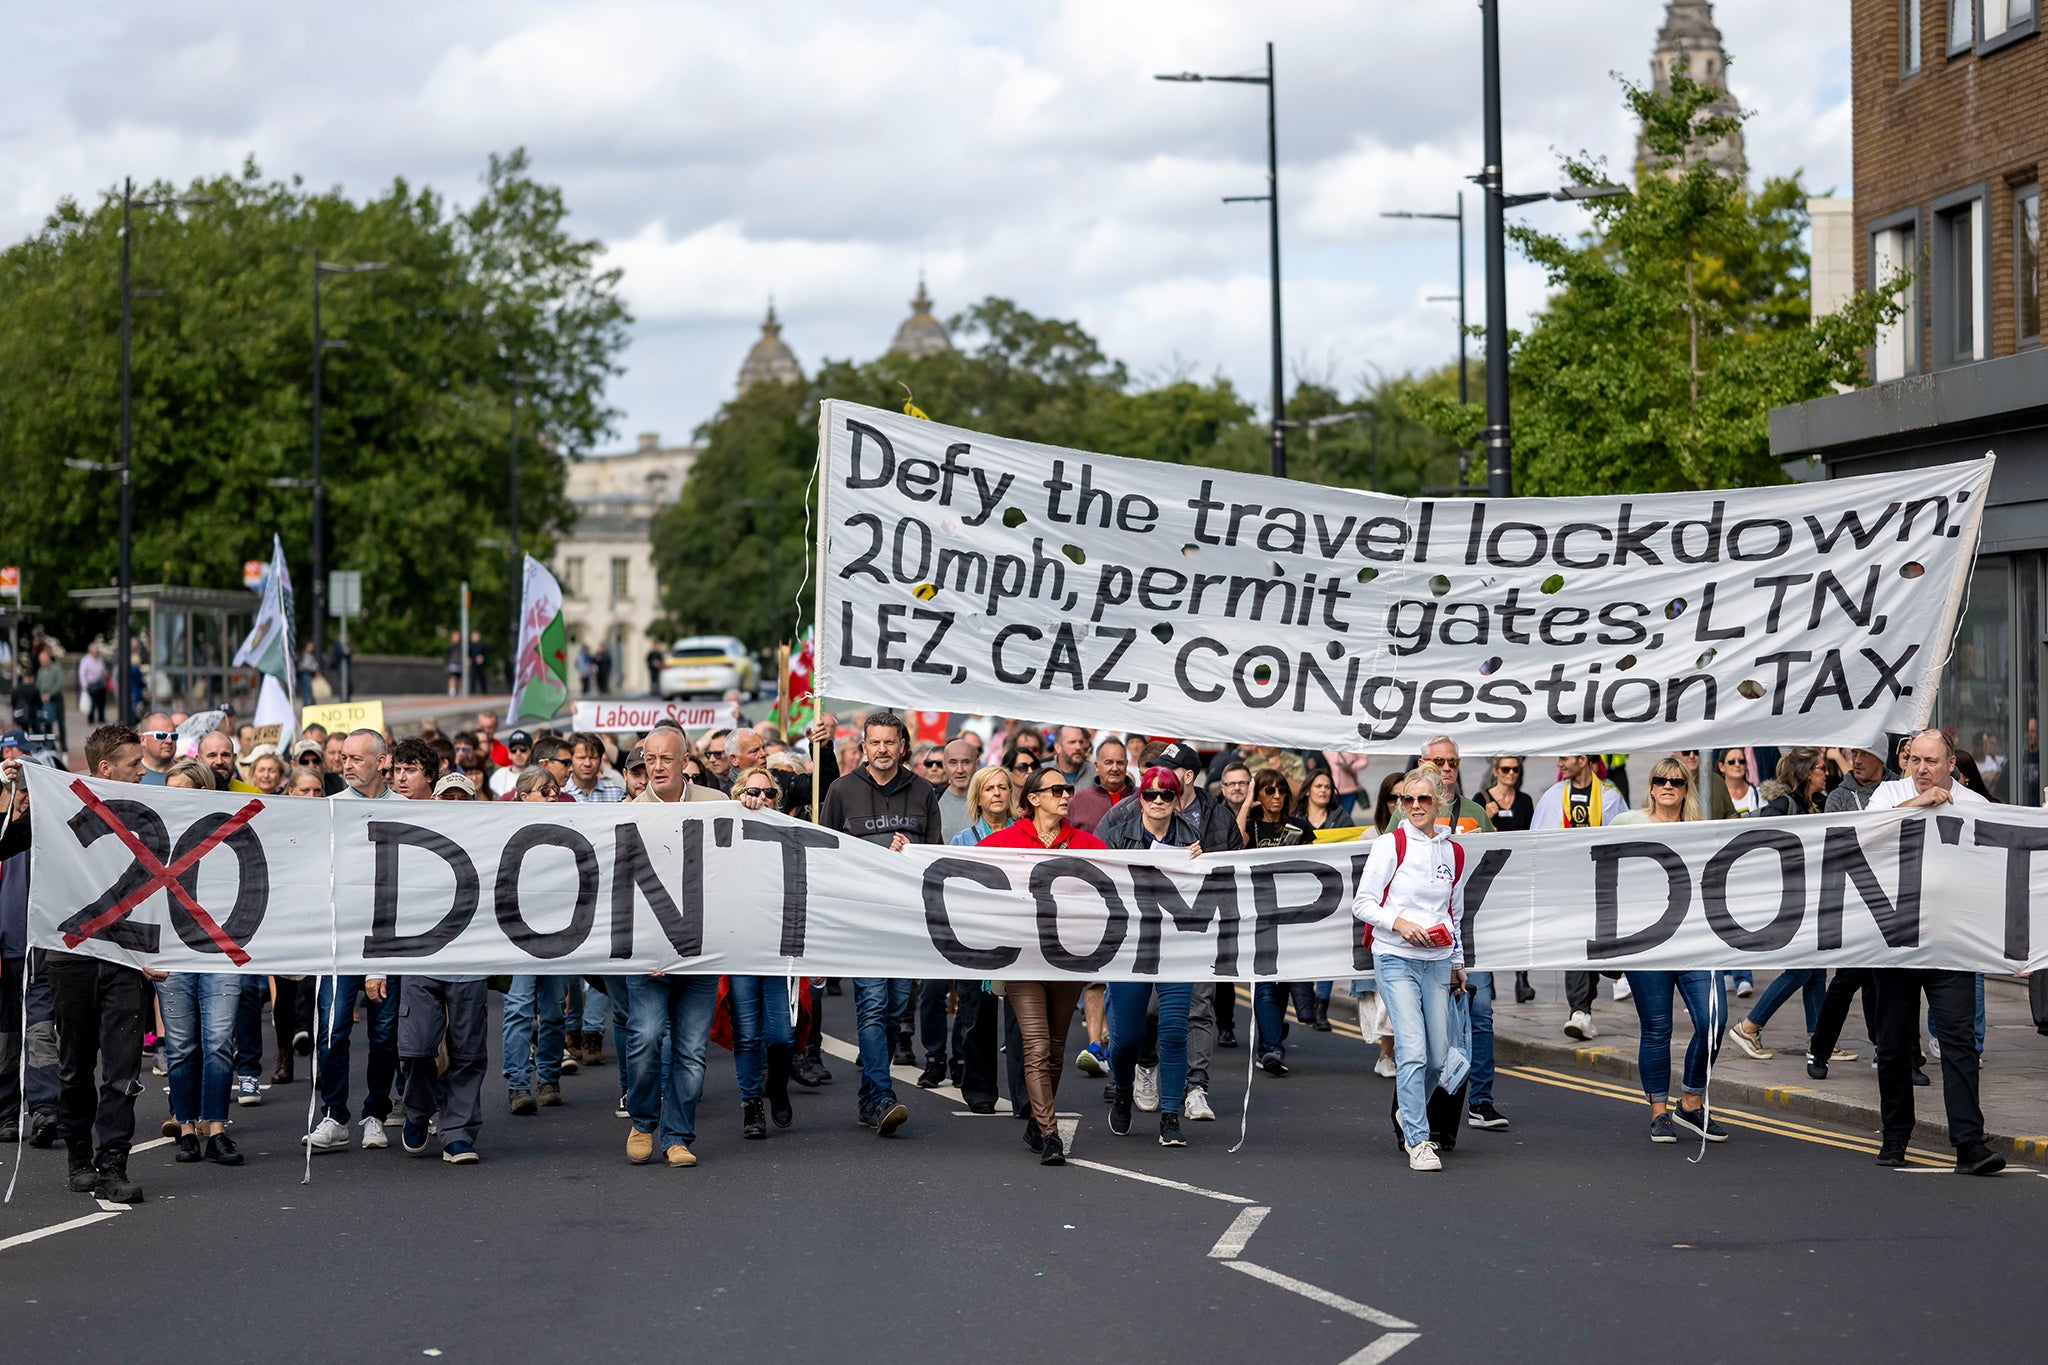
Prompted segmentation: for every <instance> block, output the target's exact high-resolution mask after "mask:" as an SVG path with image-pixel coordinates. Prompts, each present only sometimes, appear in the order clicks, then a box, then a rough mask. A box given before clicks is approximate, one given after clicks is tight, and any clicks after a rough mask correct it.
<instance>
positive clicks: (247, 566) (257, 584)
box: [242, 559, 263, 592]
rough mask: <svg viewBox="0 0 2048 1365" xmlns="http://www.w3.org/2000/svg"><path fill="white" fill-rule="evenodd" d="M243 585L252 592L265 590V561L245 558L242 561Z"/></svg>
mask: <svg viewBox="0 0 2048 1365" xmlns="http://www.w3.org/2000/svg"><path fill="white" fill-rule="evenodd" d="M242 586H243V587H245V588H247V589H248V590H249V591H250V592H262V591H263V561H262V560H260V559H245V560H243V561H242Z"/></svg>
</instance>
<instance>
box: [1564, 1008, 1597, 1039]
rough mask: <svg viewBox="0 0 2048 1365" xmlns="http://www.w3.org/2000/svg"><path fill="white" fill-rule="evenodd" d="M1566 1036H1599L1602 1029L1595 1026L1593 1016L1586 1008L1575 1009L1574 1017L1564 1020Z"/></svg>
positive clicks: (1584, 1037)
mask: <svg viewBox="0 0 2048 1365" xmlns="http://www.w3.org/2000/svg"><path fill="white" fill-rule="evenodd" d="M1564 1036H1565V1037H1567V1038H1578V1039H1581V1040H1583V1039H1586V1038H1598V1037H1599V1036H1600V1030H1599V1029H1597V1028H1594V1027H1593V1016H1592V1015H1590V1014H1588V1013H1586V1011H1584V1010H1573V1011H1572V1017H1571V1018H1569V1019H1567V1020H1565V1021H1564Z"/></svg>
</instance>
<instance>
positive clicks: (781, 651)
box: [775, 643, 789, 744]
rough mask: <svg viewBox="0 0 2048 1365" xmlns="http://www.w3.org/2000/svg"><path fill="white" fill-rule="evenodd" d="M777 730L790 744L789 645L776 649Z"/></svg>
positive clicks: (781, 645) (782, 645)
mask: <svg viewBox="0 0 2048 1365" xmlns="http://www.w3.org/2000/svg"><path fill="white" fill-rule="evenodd" d="M775 729H776V732H777V733H778V734H780V735H781V736H782V741H783V743H785V744H787V743H788V742H789V645H788V644H786V643H784V644H780V645H777V646H776V647H775Z"/></svg>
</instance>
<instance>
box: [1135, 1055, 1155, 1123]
mask: <svg viewBox="0 0 2048 1365" xmlns="http://www.w3.org/2000/svg"><path fill="white" fill-rule="evenodd" d="M1133 1097H1134V1100H1135V1102H1136V1104H1137V1106H1138V1112H1139V1113H1141V1114H1156V1113H1158V1112H1159V1068H1158V1067H1156V1066H1141V1067H1139V1068H1138V1074H1137V1078H1136V1084H1135V1086H1134V1087H1133Z"/></svg>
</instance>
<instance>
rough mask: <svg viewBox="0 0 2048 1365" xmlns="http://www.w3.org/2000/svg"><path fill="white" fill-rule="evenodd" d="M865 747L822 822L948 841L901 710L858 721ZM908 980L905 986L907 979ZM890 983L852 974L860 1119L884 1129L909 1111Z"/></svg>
mask: <svg viewBox="0 0 2048 1365" xmlns="http://www.w3.org/2000/svg"><path fill="white" fill-rule="evenodd" d="M860 748H861V758H862V760H863V762H862V764H861V766H860V767H858V768H855V769H854V770H853V771H852V772H850V773H847V774H845V775H844V776H842V777H841V778H840V779H839V780H838V781H837V782H834V783H833V784H832V785H831V786H830V787H829V788H827V789H826V791H825V807H824V810H823V811H822V812H820V815H819V819H818V823H819V824H821V825H823V826H824V827H825V828H827V829H836V830H838V831H839V832H840V833H842V834H851V835H852V836H854V837H855V838H856V839H865V840H867V841H868V842H869V843H871V844H880V845H882V846H883V847H884V848H887V849H891V850H895V849H901V848H904V847H907V846H908V845H910V844H942V843H944V842H945V839H944V838H943V837H941V835H940V817H939V789H938V788H937V787H935V786H933V785H932V784H931V783H929V782H927V781H925V780H924V779H923V778H922V777H919V776H918V775H917V774H915V773H913V772H910V771H908V770H907V769H905V768H904V766H903V759H904V756H905V755H906V754H907V753H908V752H909V750H910V727H909V726H907V725H905V724H904V723H903V718H902V717H901V716H898V715H895V714H893V713H891V712H888V711H876V712H873V713H871V714H870V715H869V716H868V718H867V723H866V724H865V725H863V726H862V727H861V740H860ZM904 984H905V994H907V993H908V985H909V983H907V982H906V983H904ZM890 985H891V983H890V981H889V979H888V978H887V977H855V978H854V982H853V999H854V1012H855V1015H856V1017H857V1018H858V1020H859V1026H860V1121H861V1123H862V1124H864V1125H865V1126H867V1127H869V1128H873V1129H875V1130H876V1131H877V1132H879V1133H880V1134H881V1135H882V1136H883V1137H887V1136H889V1134H891V1133H893V1132H895V1131H896V1130H897V1129H898V1128H900V1127H902V1126H903V1122H904V1120H906V1119H908V1118H909V1117H910V1110H909V1109H908V1108H906V1107H905V1106H904V1105H902V1104H900V1103H898V1102H897V1099H896V1087H895V1084H894V1082H892V1081H891V1080H890V1078H889V1063H890V1059H891V1058H892V1057H893V1056H894V1054H895V1048H894V1047H893V1046H892V1045H891V1043H892V1040H891V1037H890V1034H891V1031H892V1023H893V1019H894V1017H895V1015H896V1014H897V1013H898V1012H899V1011H897V1010H892V1009H891V1008H890Z"/></svg>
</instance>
